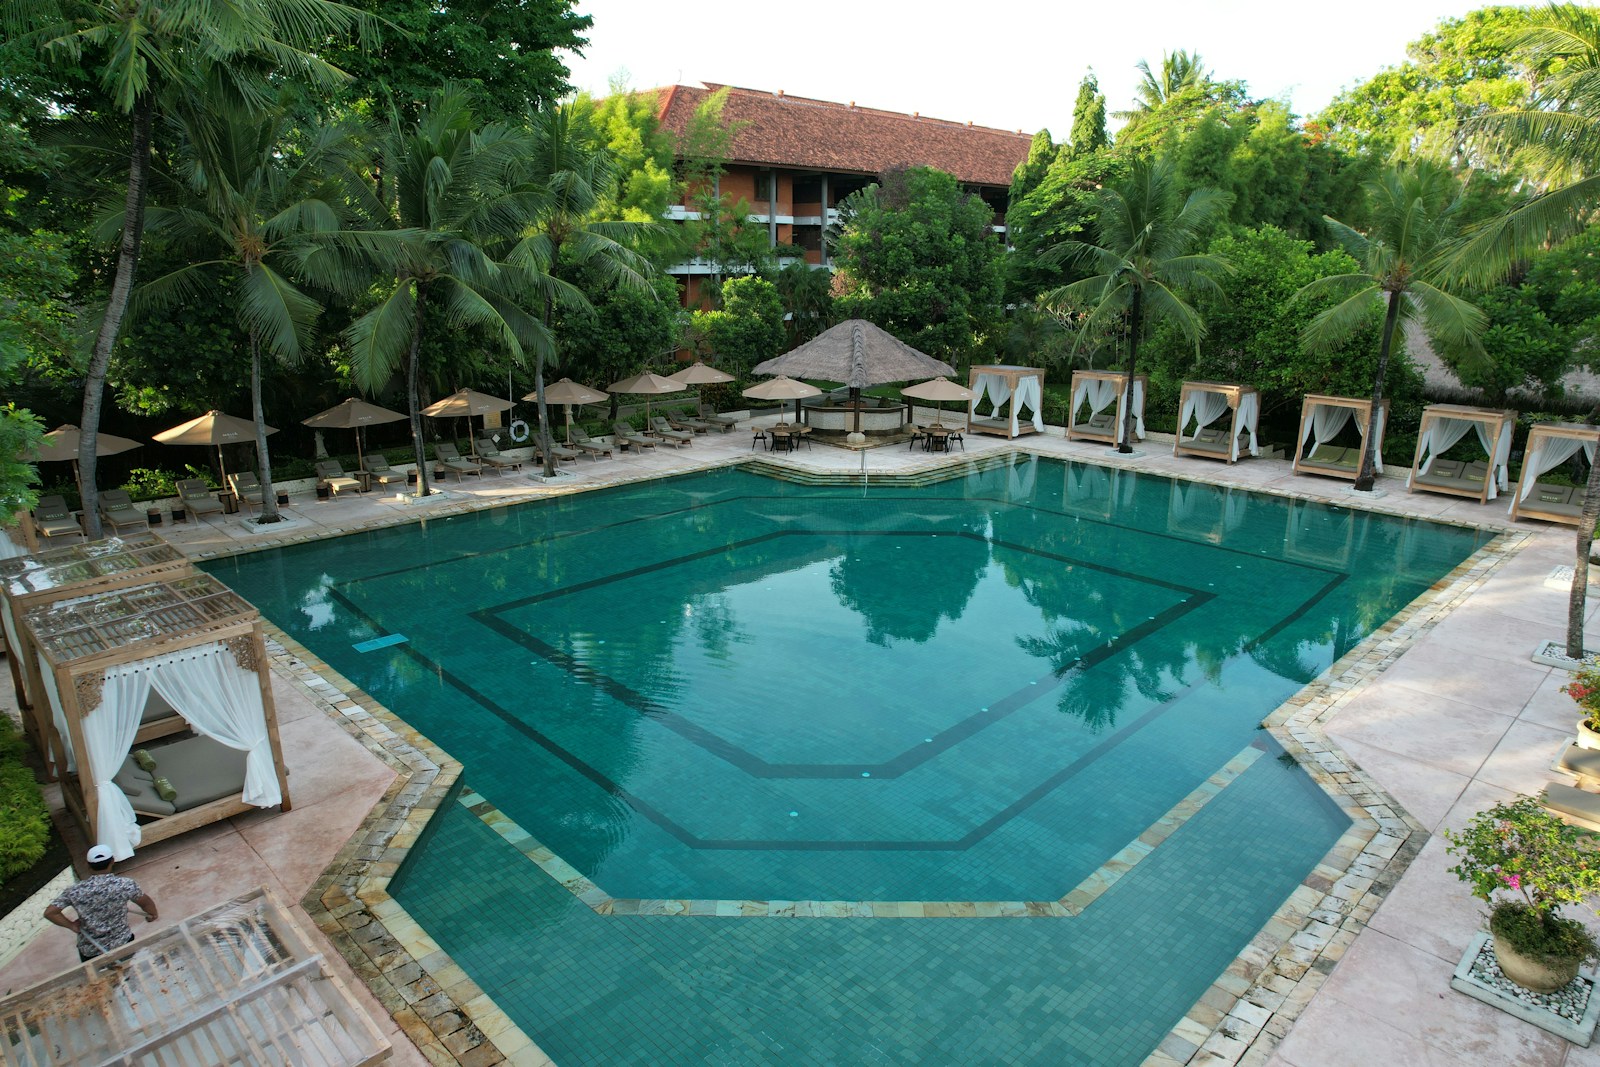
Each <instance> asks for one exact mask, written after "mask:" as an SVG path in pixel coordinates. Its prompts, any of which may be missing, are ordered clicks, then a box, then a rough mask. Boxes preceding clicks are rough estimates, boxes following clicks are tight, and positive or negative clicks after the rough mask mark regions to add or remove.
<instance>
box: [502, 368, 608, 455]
mask: <svg viewBox="0 0 1600 1067" xmlns="http://www.w3.org/2000/svg"><path fill="white" fill-rule="evenodd" d="M605 398H606V394H604V393H602V392H600V390H598V389H590V388H589V387H588V386H587V385H580V384H578V383H577V382H575V381H573V380H572V379H571V378H563V379H561V380H560V381H559V382H556V383H555V384H554V385H547V386H545V390H544V402H545V403H546V404H560V405H561V406H562V407H564V408H566V410H567V444H569V445H570V444H572V405H574V404H598V403H600V402H601V401H602V400H604V399H605ZM522 399H524V400H538V399H539V394H538V393H529V394H528V395H527V396H525V397H523V398H522Z"/></svg>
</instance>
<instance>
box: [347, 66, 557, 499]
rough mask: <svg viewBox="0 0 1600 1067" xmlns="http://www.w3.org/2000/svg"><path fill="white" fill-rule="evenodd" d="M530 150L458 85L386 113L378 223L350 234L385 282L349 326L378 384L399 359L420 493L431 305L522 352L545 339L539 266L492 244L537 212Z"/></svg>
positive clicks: (542, 348)
mask: <svg viewBox="0 0 1600 1067" xmlns="http://www.w3.org/2000/svg"><path fill="white" fill-rule="evenodd" d="M530 151H531V145H530V142H529V139H528V138H527V137H526V136H525V135H524V134H523V133H522V132H521V131H519V130H516V129H514V128H512V127H510V126H507V125H504V124H499V123H495V124H490V125H487V126H482V127H479V126H478V124H477V120H476V117H475V116H474V114H473V112H472V108H471V105H470V103H469V102H468V98H467V95H466V93H465V92H464V91H463V90H462V89H460V88H459V87H447V88H445V89H443V90H440V91H439V92H438V93H437V94H435V95H434V96H433V97H432V98H431V99H430V100H429V101H428V103H427V105H426V106H425V107H424V108H423V110H422V113H421V114H420V115H419V116H418V118H417V121H416V123H415V124H414V125H411V126H402V125H401V123H400V120H399V118H398V116H396V117H394V118H392V119H391V121H390V124H389V128H388V130H387V131H386V133H385V134H384V135H383V137H382V139H381V143H380V145H379V150H378V160H379V162H378V174H379V175H380V180H379V181H377V182H375V183H374V184H373V189H372V191H370V195H369V196H368V198H367V199H366V200H365V209H366V211H367V212H368V213H369V215H370V217H371V218H372V220H373V224H374V228H373V229H370V230H367V231H364V232H360V233H355V234H351V235H350V236H349V239H348V241H347V243H348V244H349V245H350V246H351V247H352V248H355V249H358V250H359V251H360V253H361V255H362V256H363V257H364V258H365V259H366V261H367V262H368V263H370V264H371V265H372V266H373V268H374V270H375V272H376V273H377V274H379V275H381V276H383V277H384V279H385V283H384V287H385V288H386V289H387V292H386V293H385V294H384V295H383V296H382V298H381V299H380V300H379V301H378V304H377V306H376V307H374V308H372V310H370V311H368V312H367V313H366V314H364V315H362V316H361V317H360V318H358V319H356V320H355V322H353V323H351V324H350V326H349V328H348V329H347V330H346V331H345V338H346V340H347V341H348V343H349V345H350V350H351V351H350V357H351V358H350V369H351V373H352V376H353V377H354V378H355V380H356V382H357V384H359V385H361V386H362V387H363V388H365V389H368V390H377V389H379V388H381V387H382V386H383V384H384V383H385V382H387V381H388V380H389V378H390V377H391V376H392V375H393V374H394V373H395V372H396V371H397V370H403V372H404V374H405V378H406V401H407V404H408V405H409V412H410V416H411V440H412V446H413V449H414V451H415V454H416V462H417V494H418V495H419V496H426V495H427V494H428V492H429V489H428V463H427V452H426V446H425V444H424V441H423V434H422V403H421V396H420V394H419V390H418V380H419V369H420V365H421V357H422V326H423V322H424V321H425V319H426V317H427V316H429V315H434V314H443V316H444V317H445V320H446V321H447V322H448V324H449V325H450V326H451V327H452V328H454V329H468V330H472V331H474V332H477V333H480V334H483V335H486V336H487V337H489V338H491V339H492V340H493V341H494V342H495V343H497V344H500V345H502V346H503V347H504V348H505V349H506V350H507V351H508V352H509V353H510V355H511V358H512V361H513V362H515V363H521V362H522V361H523V359H524V358H525V356H526V354H527V352H528V351H530V350H532V351H534V352H536V353H542V354H547V353H548V352H549V351H550V336H549V331H548V330H547V329H546V328H545V325H544V323H543V322H541V321H540V320H539V319H538V318H536V317H535V316H532V315H530V314H528V313H527V311H525V310H524V309H525V308H526V307H527V306H529V304H530V302H531V300H532V299H534V298H535V297H536V295H537V293H536V292H535V291H534V290H533V289H532V287H531V286H532V283H533V282H535V281H537V275H536V274H535V273H533V272H530V271H528V270H526V269H522V268H516V269H512V268H510V267H508V266H507V264H506V263H504V262H503V261H502V260H500V259H498V258H497V257H496V255H495V254H494V251H493V250H495V249H497V248H501V247H505V246H506V245H507V244H508V243H509V242H512V241H515V240H517V239H518V238H519V236H520V235H521V234H523V233H525V232H526V231H527V229H528V227H529V225H530V223H531V220H532V219H533V218H535V217H536V216H537V214H538V207H539V201H540V195H541V190H539V189H537V188H534V187H533V186H531V185H530V184H529V183H527V182H526V181H521V180H519V178H518V174H517V172H518V169H519V166H520V164H519V163H518V161H519V160H523V159H525V158H526V157H527V155H528V153H529V152H530ZM546 453H547V454H548V447H547V448H546Z"/></svg>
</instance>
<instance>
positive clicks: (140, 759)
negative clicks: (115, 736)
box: [133, 748, 156, 771]
mask: <svg viewBox="0 0 1600 1067" xmlns="http://www.w3.org/2000/svg"><path fill="white" fill-rule="evenodd" d="M133 762H135V763H137V764H138V765H139V769H140V770H144V771H153V770H155V769H156V758H155V757H154V756H152V755H150V753H149V752H147V751H145V750H144V749H142V748H136V749H134V750H133Z"/></svg>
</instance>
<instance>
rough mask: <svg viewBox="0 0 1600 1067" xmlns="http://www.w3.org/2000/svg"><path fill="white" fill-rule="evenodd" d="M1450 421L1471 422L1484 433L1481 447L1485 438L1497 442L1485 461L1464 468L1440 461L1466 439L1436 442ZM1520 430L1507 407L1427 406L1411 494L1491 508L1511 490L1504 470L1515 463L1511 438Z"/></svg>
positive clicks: (1408, 485)
mask: <svg viewBox="0 0 1600 1067" xmlns="http://www.w3.org/2000/svg"><path fill="white" fill-rule="evenodd" d="M1447 422H1456V423H1469V424H1471V427H1472V428H1473V429H1477V430H1479V431H1480V432H1481V434H1482V438H1480V439H1479V443H1480V444H1481V443H1482V440H1483V439H1487V440H1489V441H1492V442H1494V444H1493V445H1492V446H1491V447H1490V448H1489V449H1488V454H1487V455H1486V456H1485V457H1484V462H1477V461H1474V462H1471V463H1465V464H1463V463H1456V462H1454V461H1439V460H1438V456H1439V454H1440V453H1443V452H1445V451H1448V450H1449V448H1450V447H1451V446H1452V445H1454V444H1455V443H1456V441H1459V440H1461V438H1462V437H1463V436H1464V434H1459V435H1457V436H1456V439H1455V440H1454V441H1449V442H1441V441H1437V440H1435V435H1437V434H1439V433H1441V432H1442V431H1443V429H1444V427H1445V425H1446V423H1447ZM1516 425H1517V413H1516V412H1515V411H1512V410H1510V409H1509V408H1505V409H1502V408H1474V407H1466V406H1463V405H1460V404H1430V405H1428V406H1427V407H1425V408H1423V409H1422V421H1421V422H1420V423H1418V425H1417V451H1416V455H1415V456H1414V457H1413V458H1412V460H1411V473H1410V474H1409V475H1408V476H1407V477H1406V489H1407V490H1409V491H1410V492H1413V493H1414V492H1416V491H1417V490H1419V489H1421V490H1422V491H1424V492H1428V493H1443V494H1445V495H1446V496H1462V497H1467V498H1468V499H1470V500H1476V501H1477V502H1478V503H1480V504H1486V503H1488V502H1489V501H1491V500H1493V499H1494V498H1495V497H1496V496H1498V495H1499V494H1500V490H1501V489H1503V488H1506V487H1507V485H1508V478H1507V475H1506V465H1507V463H1508V462H1509V461H1510V458H1511V434H1512V431H1513V430H1514V429H1515V428H1516ZM1441 445H1442V446H1443V447H1441Z"/></svg>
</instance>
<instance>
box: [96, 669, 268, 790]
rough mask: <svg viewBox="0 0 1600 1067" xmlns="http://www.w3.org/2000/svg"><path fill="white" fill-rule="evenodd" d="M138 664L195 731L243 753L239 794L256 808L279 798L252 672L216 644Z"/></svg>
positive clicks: (264, 712) (257, 682)
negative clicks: (243, 760) (245, 756)
mask: <svg viewBox="0 0 1600 1067" xmlns="http://www.w3.org/2000/svg"><path fill="white" fill-rule="evenodd" d="M143 665H146V666H149V667H151V671H150V675H151V679H152V681H153V684H154V685H155V689H156V692H158V693H160V694H161V695H162V696H164V697H166V698H167V703H169V704H171V705H172V706H173V708H174V709H176V710H177V712H178V714H179V715H182V716H183V717H184V719H185V720H186V721H187V722H188V723H189V725H190V726H192V727H194V729H195V731H196V732H197V733H200V734H203V735H204V736H206V737H209V738H211V739H212V740H213V741H220V742H222V743H223V744H224V745H227V746H228V747H229V748H236V749H238V750H240V751H241V752H245V753H248V756H247V758H246V759H245V765H244V768H245V769H244V791H243V795H242V796H241V798H240V799H242V800H243V801H244V802H245V803H246V804H253V805H255V806H256V807H258V808H270V807H272V806H274V805H276V804H281V803H282V802H283V793H282V791H281V790H280V789H279V788H278V774H277V769H276V768H275V767H274V766H273V762H272V744H271V742H270V741H269V740H268V738H267V716H266V709H265V708H264V707H263V706H262V703H261V683H260V680H259V679H258V678H257V676H256V673H255V672H254V671H247V670H245V669H244V668H243V667H241V666H239V664H238V663H236V662H235V661H234V658H233V653H232V652H230V651H229V650H228V649H227V648H226V647H225V646H223V645H221V644H218V643H212V644H209V645H199V646H197V647H195V648H187V649H184V650H183V651H182V652H174V653H173V654H171V655H170V656H162V657H160V658H158V659H155V660H147V661H146V663H145V664H143ZM141 707H142V705H141ZM130 741H131V738H130ZM123 754H124V755H126V754H127V749H123Z"/></svg>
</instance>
